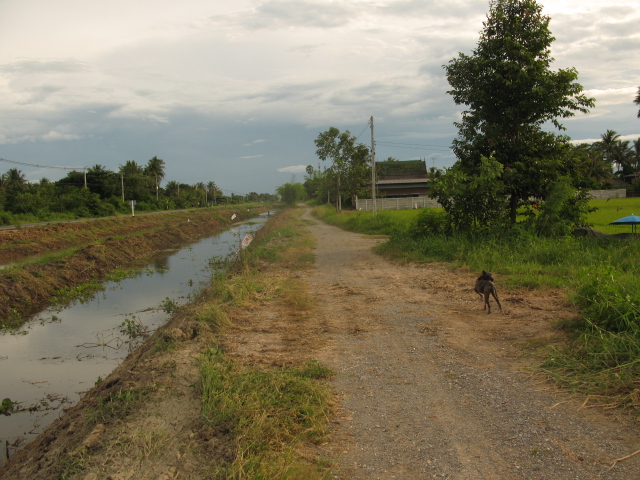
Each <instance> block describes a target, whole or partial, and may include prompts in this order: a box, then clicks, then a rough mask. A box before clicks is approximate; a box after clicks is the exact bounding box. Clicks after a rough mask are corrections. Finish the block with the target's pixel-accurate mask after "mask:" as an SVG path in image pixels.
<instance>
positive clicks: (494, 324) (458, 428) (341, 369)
mask: <svg viewBox="0 0 640 480" xmlns="http://www.w3.org/2000/svg"><path fill="white" fill-rule="evenodd" d="M313 223H314V224H313V225H312V226H310V227H309V229H310V231H311V233H312V234H313V236H314V238H315V239H316V242H317V246H316V249H315V256H316V264H315V267H314V268H313V269H311V270H308V271H304V270H294V269H289V268H287V265H286V264H284V265H279V266H278V267H272V268H273V269H274V271H273V272H271V274H273V275H278V276H281V277H287V276H288V277H296V278H297V280H299V281H303V282H305V284H306V285H307V289H308V293H309V294H310V295H311V296H313V297H314V298H315V299H317V302H316V306H315V307H314V308H312V312H311V314H310V315H309V312H307V314H305V315H303V316H300V315H296V311H297V309H296V307H295V302H292V301H291V299H276V300H273V301H266V300H265V301H264V302H263V303H262V305H256V304H253V305H252V307H251V308H250V309H249V308H248V309H238V310H237V311H235V312H233V315H232V317H233V321H234V324H235V326H234V327H232V328H230V329H228V330H227V331H226V335H225V336H224V337H223V338H222V344H223V347H224V349H225V351H226V352H227V354H228V355H231V356H233V357H235V358H236V360H237V361H245V362H251V363H257V364H287V363H298V362H301V361H304V360H307V359H309V358H313V359H319V360H321V361H322V362H324V363H326V364H328V365H329V366H331V367H332V368H333V369H334V370H335V371H336V372H337V374H336V376H335V379H334V380H333V381H332V384H333V387H334V389H335V393H336V405H335V415H334V416H333V418H331V419H330V425H331V427H330V434H329V436H328V441H327V443H326V444H325V445H322V446H319V447H315V446H310V447H308V451H306V452H305V453H306V455H307V456H308V457H309V458H310V459H314V458H318V457H323V458H325V459H327V458H328V459H330V460H331V461H333V462H334V466H333V469H332V475H333V478H339V479H343V478H344V479H394V478H395V479H423V478H424V479H426V478H448V479H456V480H467V479H469V480H471V479H473V480H477V479H484V480H493V479H495V480H498V479H500V480H505V479H526V480H531V479H540V480H542V479H546V480H548V479H554V480H564V479H567V480H568V479H578V480H583V479H584V480H587V479H589V480H593V479H618V480H632V479H634V480H635V479H637V478H640V455H636V456H631V457H629V458H626V459H624V460H621V461H619V462H618V463H615V460H616V459H622V458H623V457H625V456H627V455H629V454H632V453H634V452H637V451H638V450H640V436H639V435H638V430H637V424H635V423H634V422H633V421H632V420H630V419H629V418H627V417H626V416H625V415H624V413H623V412H620V411H618V410H614V409H611V410H607V409H605V408H590V407H592V406H594V404H597V403H598V399H585V398H581V397H579V396H573V395H570V394H568V393H567V392H564V391H562V390H559V389H557V388H555V387H554V386H553V385H551V384H550V383H548V382H547V381H546V380H545V378H544V377H542V376H541V375H540V371H539V370H538V369H537V368H536V366H535V365H536V364H537V363H539V360H538V359H536V356H535V355H534V351H535V350H534V349H533V347H534V346H539V345H541V344H553V343H556V342H561V341H562V339H561V338H560V336H559V333H558V332H557V331H555V330H554V329H553V328H552V324H553V322H554V321H555V320H557V319H560V318H563V317H567V316H571V315H574V314H575V312H574V311H573V309H572V307H571V306H570V305H569V304H568V303H567V302H566V300H565V298H564V296H563V294H562V292H554V291H551V292H539V291H538V292H505V291H502V290H501V289H500V276H499V275H498V273H499V272H494V275H495V276H496V283H497V285H498V290H499V293H500V294H501V301H502V305H503V308H504V314H500V312H499V310H498V309H495V311H494V312H493V313H492V314H491V315H487V314H486V313H485V312H483V310H482V302H481V300H480V299H479V298H478V296H477V295H475V294H474V293H473V292H472V286H473V283H474V280H475V277H476V276H477V273H474V272H467V271H463V270H456V271H452V270H451V269H449V268H448V267H447V266H446V265H437V264H428V265H402V266H401V265H397V264H394V263H391V262H389V261H386V260H384V259H383V258H381V257H379V256H376V255H375V254H373V253H372V251H371V249H372V247H373V246H375V245H376V244H377V243H379V242H381V241H384V240H383V239H375V238H372V237H367V236H363V235H358V234H352V233H347V232H343V231H341V230H339V229H337V228H334V227H331V226H327V225H325V224H323V223H321V222H313ZM494 308H495V306H494ZM192 317H193V312H189V311H185V312H183V313H182V314H181V315H178V316H177V317H176V318H174V319H173V320H172V321H171V322H170V324H169V325H167V326H166V327H165V328H164V329H162V330H161V331H158V332H156V334H155V336H154V337H153V338H152V339H151V340H150V341H149V342H147V343H146V344H145V346H144V347H142V348H141V349H140V350H139V351H137V352H136V353H135V354H133V355H131V356H130V357H129V358H128V359H127V360H126V361H125V362H124V363H123V364H122V365H121V366H120V367H119V368H118V369H117V370H116V371H115V372H114V373H113V375H111V376H110V377H109V378H108V379H107V380H106V381H105V382H103V383H102V384H101V385H99V386H98V387H96V388H95V389H93V390H92V391H91V392H89V393H88V394H87V395H86V396H85V398H84V399H83V400H82V402H81V403H80V404H79V405H78V406H76V407H74V408H72V409H70V411H69V412H68V413H67V414H66V415H65V416H63V417H62V418H61V419H60V420H58V421H56V422H55V423H54V424H53V425H52V426H51V427H50V428H49V429H47V431H46V432H45V433H44V434H43V435H41V436H40V437H39V438H38V439H37V440H36V441H35V442H34V443H33V444H31V445H29V446H28V447H27V448H26V449H25V450H23V451H22V452H20V453H19V454H18V455H16V457H15V458H14V459H13V460H12V461H11V462H10V464H9V465H8V466H7V467H6V468H5V469H4V470H2V471H0V474H1V475H2V478H3V479H7V480H10V479H11V480H13V479H24V478H29V479H49V478H59V477H60V474H59V472H60V466H59V463H60V462H59V460H60V459H61V458H62V459H63V460H65V461H66V462H67V463H66V464H67V465H70V464H73V465H76V466H77V467H78V473H77V474H75V476H74V475H73V474H70V475H69V476H68V478H78V479H85V480H92V479H112V480H124V479H178V478H180V479H204V478H207V473H206V472H207V471H208V468H209V467H210V464H211V462H215V461H220V460H221V459H225V458H226V459H228V458H230V457H231V456H232V455H233V452H232V451H231V450H230V446H229V445H228V444H227V442H226V436H225V432H223V431H211V430H208V429H207V428H205V427H204V426H203V425H202V423H201V421H200V417H199V415H200V404H199V399H198V398H199V397H198V393H197V391H196V390H197V389H195V388H193V386H194V385H195V384H197V381H198V367H197V357H198V355H199V353H200V352H201V351H202V349H203V348H205V347H206V345H208V344H209V342H210V341H212V337H211V335H212V334H211V333H210V332H209V331H208V330H207V329H206V328H205V327H203V326H202V325H200V324H197V323H195V322H194V321H193V320H191V318H192ZM167 338H171V339H173V340H175V342H176V346H175V347H174V348H173V350H171V351H160V352H154V345H157V344H158V342H159V341H162V339H167ZM123 388H129V389H137V391H140V392H143V393H144V400H143V403H144V408H135V409H133V410H132V411H131V412H130V413H129V414H128V415H126V416H122V418H117V419H112V420H104V421H101V422H100V423H99V424H98V426H97V427H96V426H95V425H96V424H95V422H94V423H91V422H90V421H89V420H90V419H89V414H88V413H87V412H88V411H90V410H95V409H96V408H97V403H96V402H97V401H98V398H99V397H100V396H102V397H104V396H105V395H107V394H108V392H116V391H122V390H123ZM585 400H587V401H585ZM614 463H615V464H614ZM80 467H82V468H80ZM612 467H613V468H612ZM67 471H68V472H72V471H73V470H71V469H68V470H67Z"/></svg>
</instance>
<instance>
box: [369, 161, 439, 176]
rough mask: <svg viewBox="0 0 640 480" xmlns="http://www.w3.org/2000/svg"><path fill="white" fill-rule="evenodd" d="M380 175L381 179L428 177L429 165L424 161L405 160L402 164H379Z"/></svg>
mask: <svg viewBox="0 0 640 480" xmlns="http://www.w3.org/2000/svg"><path fill="white" fill-rule="evenodd" d="M376 165H377V169H378V174H379V175H380V176H381V177H388V176H393V177H399V176H401V177H407V176H410V175H411V176H416V175H420V176H424V177H426V176H427V165H426V163H425V161H424V160H405V161H402V162H378V163H377V164H376Z"/></svg>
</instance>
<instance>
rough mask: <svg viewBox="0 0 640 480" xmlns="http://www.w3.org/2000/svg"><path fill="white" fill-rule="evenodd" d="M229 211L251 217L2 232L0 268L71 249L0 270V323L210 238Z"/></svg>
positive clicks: (204, 216) (172, 217) (199, 216)
mask: <svg viewBox="0 0 640 480" xmlns="http://www.w3.org/2000/svg"><path fill="white" fill-rule="evenodd" d="M234 213H236V215H237V218H238V219H242V218H248V217H250V216H253V215H255V212H247V210H246V209H233V210H231V209H220V210H218V209H216V210H204V209H203V210H193V211H190V212H180V213H164V214H154V215H144V216H137V217H120V218H108V219H99V220H94V221H88V222H77V223H59V224H52V225H45V226H41V227H34V228H23V229H19V230H2V231H0V265H5V264H7V263H10V262H16V261H18V260H23V261H24V260H25V256H28V257H30V259H31V261H35V260H37V259H38V258H39V256H41V255H43V254H45V253H47V254H48V253H55V252H60V251H63V250H66V249H70V248H74V249H76V251H75V252H73V254H70V255H66V256H63V257H60V258H58V259H56V260H53V261H49V262H47V263H27V264H24V265H21V266H20V267H19V268H7V269H2V270H0V325H2V324H8V325H16V324H19V323H21V321H22V319H24V318H25V317H26V316H27V315H29V314H31V313H33V312H34V311H38V310H40V309H41V308H42V307H43V306H44V305H46V304H47V302H48V301H49V300H50V299H51V297H52V296H54V295H56V294H57V292H58V291H60V290H61V289H69V288H73V287H76V286H78V285H80V284H82V283H86V282H91V281H96V280H97V281H99V280H100V279H101V278H102V277H103V276H104V275H105V274H107V273H109V272H112V271H114V270H115V269H117V268H120V267H125V266H133V265H135V264H136V263H137V262H140V261H143V260H147V259H149V258H150V257H152V256H153V255H155V254H157V253H159V252H162V251H163V250H168V249H172V248H176V247H178V246H180V245H183V244H185V243H189V242H193V241H195V240H197V239H199V238H202V237H203V236H208V235H212V234H215V233H216V232H218V231H221V230H223V229H224V228H227V227H228V226H229V224H230V223H231V219H230V218H231V215H232V214H234Z"/></svg>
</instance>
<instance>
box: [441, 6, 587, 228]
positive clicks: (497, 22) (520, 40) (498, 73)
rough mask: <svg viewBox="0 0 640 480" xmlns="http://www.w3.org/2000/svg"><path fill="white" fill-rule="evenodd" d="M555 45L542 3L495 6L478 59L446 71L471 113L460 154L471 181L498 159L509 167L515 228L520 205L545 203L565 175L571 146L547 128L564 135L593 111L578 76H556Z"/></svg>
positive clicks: (566, 72) (462, 125)
mask: <svg viewBox="0 0 640 480" xmlns="http://www.w3.org/2000/svg"><path fill="white" fill-rule="evenodd" d="M553 40H554V37H553V36H552V35H551V32H550V31H549V17H548V16H545V15H543V14H542V6H541V5H539V4H538V3H537V2H536V1H535V0H495V1H492V2H491V3H490V6H489V13H488V15H487V20H486V21H485V22H484V29H483V30H482V32H481V35H480V40H479V42H478V45H477V47H476V49H475V50H474V51H473V54H472V55H471V56H469V55H465V54H463V53H460V54H459V56H458V57H457V58H455V59H453V60H451V61H450V62H449V64H448V65H445V66H444V68H445V70H446V74H447V79H448V81H449V84H450V85H451V90H450V91H449V92H448V93H450V94H451V95H452V96H453V99H454V101H455V103H456V104H458V105H465V106H466V107H467V110H465V111H464V112H463V113H462V120H461V121H460V122H458V123H456V126H457V127H458V129H459V133H458V138H457V139H455V140H454V142H453V149H454V151H455V153H456V155H457V157H458V159H459V162H460V163H461V167H462V168H463V169H464V170H465V171H466V172H467V173H469V174H473V173H474V172H476V171H477V170H478V169H479V167H480V165H481V159H482V158H483V157H485V158H486V157H489V156H491V155H493V157H494V158H495V159H496V160H497V161H498V162H500V163H501V164H502V165H503V166H504V172H503V175H502V180H503V182H504V186H505V193H506V194H507V195H508V197H509V199H510V201H509V207H508V209H509V212H508V213H509V219H510V220H511V222H515V220H516V211H517V208H518V207H519V206H520V205H522V204H524V203H526V201H527V199H528V198H530V197H542V198H544V197H545V196H546V195H547V194H548V193H549V192H550V191H551V188H552V186H553V183H554V179H555V178H557V177H558V176H560V175H563V174H564V173H565V172H564V168H563V162H562V160H561V159H562V155H561V153H562V150H563V148H562V147H561V144H562V143H566V141H567V138H566V137H562V136H557V135H555V134H553V133H549V132H546V131H543V130H542V127H543V125H545V124H547V123H551V124H552V125H554V126H555V127H557V128H558V129H561V130H562V129H563V128H564V127H563V126H562V124H561V123H560V122H559V119H561V118H567V117H571V116H573V115H574V114H575V112H587V111H588V108H589V107H592V106H593V105H594V100H593V99H591V98H588V97H586V96H585V95H583V94H582V93H581V92H582V90H583V88H582V86H581V85H580V84H578V83H577V82H576V80H577V77H578V73H577V71H576V70H575V69H574V68H569V69H560V70H558V71H553V70H551V63H552V62H553V58H552V57H551V51H550V46H551V43H552V42H553ZM559 150H560V151H559Z"/></svg>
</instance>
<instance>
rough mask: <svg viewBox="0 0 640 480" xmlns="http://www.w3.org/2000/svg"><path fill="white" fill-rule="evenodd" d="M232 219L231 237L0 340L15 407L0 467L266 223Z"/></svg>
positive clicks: (167, 256) (155, 263)
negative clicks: (245, 239)
mask: <svg viewBox="0 0 640 480" xmlns="http://www.w3.org/2000/svg"><path fill="white" fill-rule="evenodd" d="M227 213H228V212H227ZM231 216H233V214H231ZM231 216H229V221H228V222H227V225H225V226H227V227H228V226H231V228H230V229H228V230H226V231H223V232H220V233H217V234H216V235H214V236H209V237H208V238H205V239H201V240H199V241H197V242H194V243H190V244H189V245H186V246H183V248H181V249H179V250H175V249H174V250H165V251H164V252H163V253H162V254H159V255H156V256H155V257H153V260H152V261H151V263H149V264H147V265H146V266H145V267H143V268H142V269H140V268H138V270H139V273H138V274H136V275H135V276H133V277H130V278H126V279H124V280H121V281H118V282H108V283H106V284H105V285H104V288H103V290H101V291H99V292H97V293H95V294H94V295H93V296H91V298H84V299H82V301H76V302H72V304H70V305H68V306H66V307H51V308H47V309H44V310H43V311H41V312H40V313H38V314H36V315H34V316H32V317H31V318H30V319H29V320H28V321H26V322H25V323H24V324H23V325H22V327H20V328H16V329H4V330H3V331H2V332H1V333H0V368H1V369H2V371H3V375H2V377H0V391H1V392H2V398H8V399H10V401H12V402H15V405H14V406H13V412H8V413H12V414H11V415H3V416H0V442H1V447H2V448H1V449H0V453H2V458H1V459H0V466H1V465H3V464H4V461H5V460H6V458H7V455H9V456H11V455H13V454H14V453H15V452H16V451H18V450H19V449H20V448H22V447H23V446H24V445H25V444H26V443H29V442H32V441H33V440H34V439H35V438H36V437H37V436H38V435H39V434H40V433H42V431H43V430H44V429H45V428H46V427H47V426H48V425H50V424H51V423H52V422H53V421H54V420H55V419H56V418H58V416H60V414H61V413H62V412H63V411H64V410H66V409H68V408H70V407H72V406H73V405H75V404H76V403H77V402H78V401H79V399H80V397H81V396H82V395H83V392H86V391H87V390H88V389H89V388H91V387H93V386H94V385H95V384H97V383H100V382H101V381H102V380H103V379H105V378H106V377H107V376H108V375H109V373H110V372H111V371H112V370H113V369H114V368H116V367H117V366H118V365H119V364H120V363H122V361H123V359H124V358H125V357H126V356H127V355H128V354H129V352H130V351H132V350H134V349H135V347H137V346H138V345H139V344H140V343H141V342H142V341H143V340H144V339H145V338H146V337H148V336H149V335H151V334H153V332H154V331H155V330H156V329H157V328H158V327H159V326H161V325H163V324H164V323H165V322H166V320H167V319H168V318H169V317H170V315H171V314H172V313H173V312H175V311H176V310H177V309H178V308H179V306H180V305H182V304H186V303H188V302H189V301H191V300H192V299H193V297H194V296H195V295H197V293H198V291H199V290H200V288H201V287H202V285H204V284H207V283H208V282H209V281H210V278H211V275H212V274H214V272H215V271H216V268H217V267H218V266H219V265H220V263H221V261H222V260H224V259H225V258H226V257H227V256H229V255H230V254H233V253H234V252H236V251H237V250H238V249H239V248H240V242H241V241H242V239H243V238H245V236H246V235H248V234H251V235H252V234H254V233H255V231H256V230H257V229H259V228H260V227H261V226H262V224H263V223H264V221H266V218H267V214H266V213H265V214H263V215H261V216H260V217H255V218H254V219H251V220H249V221H247V222H243V223H236V224H231V222H232V221H234V220H236V219H238V218H239V217H240V215H237V214H236V215H235V217H234V219H233V220H231ZM187 220H188V221H187V222H186V223H187V224H188V225H196V224H198V223H201V224H202V223H205V222H204V221H202V219H199V220H200V221H199V220H198V219H196V220H194V221H191V219H187ZM219 221H220V220H219V219H218V220H217V222H219ZM194 230H195V229H194ZM194 230H191V233H193V232H194ZM211 232H212V231H211V230H209V234H211ZM139 240H142V238H140V239H139ZM105 243H106V242H105ZM166 247H167V245H166V244H165V248H166ZM8 272H11V269H9V270H8Z"/></svg>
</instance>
